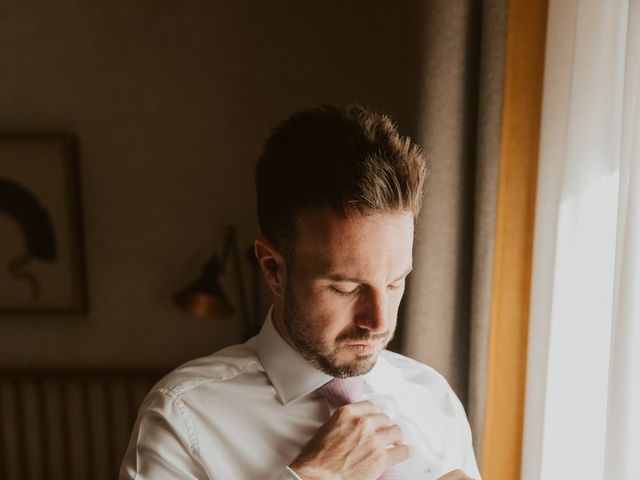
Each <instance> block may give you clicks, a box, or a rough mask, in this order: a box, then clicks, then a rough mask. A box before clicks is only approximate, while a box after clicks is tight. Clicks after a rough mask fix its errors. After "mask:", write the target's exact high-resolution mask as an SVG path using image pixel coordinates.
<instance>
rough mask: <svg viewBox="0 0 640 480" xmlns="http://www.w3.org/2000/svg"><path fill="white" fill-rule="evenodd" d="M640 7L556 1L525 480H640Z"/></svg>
mask: <svg viewBox="0 0 640 480" xmlns="http://www.w3.org/2000/svg"><path fill="white" fill-rule="evenodd" d="M638 9H639V0H631V1H629V0H627V1H622V0H597V1H595V0H592V1H581V0H573V1H569V0H551V1H550V3H549V24H548V36H547V51H546V55H547V57H546V64H545V84H544V99H543V115H542V131H541V145H540V169H539V176H538V199H537V206H536V207H537V214H536V227H535V228H536V233H535V238H534V259H533V278H532V307H531V317H530V340H529V353H528V372H527V395H526V408H525V433H524V453H523V467H522V478H523V479H524V480H538V479H558V478H580V479H587V480H588V479H594V480H596V479H598V480H599V479H603V478H605V479H614V478H615V479H621V480H625V479H629V480H638V479H640V463H639V462H640V455H639V454H638V452H640V443H639V436H640V417H639V415H640V391H639V389H640V365H639V350H640V255H639V251H638V250H639V248H640V221H639V218H638V217H639V215H640V181H639V180H638V176H639V175H640V173H639V172H638V170H639V169H640V125H639V122H640V103H639V101H640V95H639V94H638V91H639V90H640V75H639V73H640V71H639V65H640V64H639V60H640V58H639V56H640V37H639V28H640V18H639V16H638V15H639V14H638Z"/></svg>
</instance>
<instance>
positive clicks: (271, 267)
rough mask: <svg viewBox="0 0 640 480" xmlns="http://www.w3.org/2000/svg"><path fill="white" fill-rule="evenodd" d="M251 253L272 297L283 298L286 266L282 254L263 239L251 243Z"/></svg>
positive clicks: (285, 284) (285, 285)
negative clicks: (252, 252)
mask: <svg viewBox="0 0 640 480" xmlns="http://www.w3.org/2000/svg"><path fill="white" fill-rule="evenodd" d="M253 251H254V253H255V255H256V258H257V259H258V264H259V265H260V270H261V271H262V275H263V276H264V279H265V281H266V282H267V285H269V288H270V289H271V292H272V293H273V295H274V296H275V297H279V298H282V297H284V292H285V290H286V287H287V265H286V263H285V260H284V257H283V256H282V254H281V253H280V252H279V251H278V249H277V248H276V247H275V246H274V245H273V244H272V243H271V242H270V241H269V240H267V239H266V238H264V237H260V238H258V239H256V240H255V241H254V242H253Z"/></svg>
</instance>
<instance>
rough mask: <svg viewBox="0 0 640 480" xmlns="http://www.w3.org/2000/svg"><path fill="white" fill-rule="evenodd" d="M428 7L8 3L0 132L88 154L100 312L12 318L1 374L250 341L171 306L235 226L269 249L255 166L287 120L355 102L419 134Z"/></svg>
mask: <svg viewBox="0 0 640 480" xmlns="http://www.w3.org/2000/svg"><path fill="white" fill-rule="evenodd" d="M419 7H420V2H418V1H405V2H391V1H379V2H369V1H367V2H365V1H350V2H338V1H311V2H299V1H292V0H287V1H280V2H258V1H233V2H232V1H228V2H218V1H193V0H190V1H182V2H173V1H141V0H136V1H130V0H111V1H108V2H104V1H97V0H93V1H72V0H66V1H56V2H40V1H35V0H6V1H4V2H2V4H1V5H0V59H1V61H0V130H5V131H6V130H11V131H50V130H66V131H71V132H74V133H75V134H76V135H77V137H78V139H79V146H80V162H81V184H82V190H83V208H84V221H85V237H86V251H87V258H86V262H87V274H88V286H89V301H90V311H89V314H88V315H86V316H46V315H26V316H25V315H6V314H5V315H1V316H0V365H29V366H43V365H47V366H55V365H123V366H126V365H148V366H153V365H161V366H171V365H175V364H178V363H180V362H182V361H185V360H187V359H190V358H192V357H195V356H199V355H203V354H207V353H209V352H212V351H214V350H217V349H219V348H221V347H223V346H225V345H228V344H231V343H235V342H237V341H239V340H240V338H241V328H240V321H239V318H238V317H235V318H231V319H226V320H220V321H216V322H212V321H205V320H197V319H193V318H190V317H188V316H187V315H186V314H183V313H182V312H180V311H178V310H177V309H176V308H175V307H173V305H172V303H171V296H172V294H173V292H174V291H175V290H176V289H178V288H179V287H182V286H183V285H185V284H186V283H187V282H188V281H190V280H192V278H193V277H194V276H195V275H196V274H197V272H198V270H199V268H200V266H201V264H202V262H203V261H204V259H205V258H206V257H207V256H208V255H209V254H210V253H211V252H212V251H213V250H214V249H216V248H219V246H220V242H221V237H222V233H223V229H224V225H225V224H226V223H233V224H235V225H236V226H237V227H238V230H239V235H240V240H241V243H242V246H243V247H246V246H248V245H249V242H250V241H251V239H252V238H253V237H254V236H255V235H256V234H257V230H258V229H257V221H256V217H255V213H254V202H255V196H254V189H253V167H254V163H255V159H256V157H257V155H258V153H259V151H260V148H261V144H262V141H263V140H264V137H265V136H266V135H267V134H268V132H269V129H270V128H271V127H272V126H273V125H274V123H275V122H277V121H279V120H281V119H283V118H284V117H286V116H287V115H288V114H289V113H290V112H291V111H293V110H295V109H298V108H301V107H306V106H313V105H318V104H321V103H327V102H352V101H357V102H360V103H363V104H365V105H369V106H371V107H373V108H375V109H379V110H381V111H385V112H387V113H390V114H392V115H393V116H394V117H395V118H396V120H397V121H398V123H399V125H400V129H401V131H403V132H405V133H409V134H412V133H413V132H414V131H415V129H416V121H417V119H416V105H415V103H416V98H417V92H418V85H417V82H418V81H419V80H418V79H419V73H420V72H419V68H418V65H419V64H420V56H421V52H420V48H421V43H420V38H421V35H422V32H420V28H419V23H420V14H419V13H420V12H419ZM0 225H6V222H5V223H4V224H3V223H0ZM0 234H2V232H1V231H0ZM246 267H247V265H245V273H246ZM231 278H232V277H230V276H229V277H228V278H227V279H226V281H225V284H226V286H227V290H228V291H229V292H233V288H232V285H233V283H232V281H230V280H231ZM233 295H234V294H233V293H231V296H233Z"/></svg>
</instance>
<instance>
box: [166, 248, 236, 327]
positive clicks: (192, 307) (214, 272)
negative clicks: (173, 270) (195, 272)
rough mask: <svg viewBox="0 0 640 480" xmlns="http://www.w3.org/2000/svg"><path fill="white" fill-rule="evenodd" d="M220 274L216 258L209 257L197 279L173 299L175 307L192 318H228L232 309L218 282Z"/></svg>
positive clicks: (220, 270)
mask: <svg viewBox="0 0 640 480" xmlns="http://www.w3.org/2000/svg"><path fill="white" fill-rule="evenodd" d="M221 272H222V268H221V267H220V263H219V261H218V258H217V257H216V256H213V257H211V258H210V259H209V260H208V261H207V263H206V264H205V266H204V267H203V269H202V273H201V274H200V276H199V277H198V279H197V280H196V281H195V282H193V283H192V284H191V285H189V286H188V287H187V288H185V289H184V290H182V291H180V292H178V293H177V294H176V295H175V296H174V297H173V299H174V301H175V303H176V305H178V307H180V308H181V309H182V310H184V311H186V312H189V313H190V314H191V315H193V316H194V317H199V318H224V317H230V316H231V315H232V314H233V312H234V309H233V306H232V305H231V302H229V299H228V298H227V296H226V295H225V293H224V291H223V290H222V287H221V286H220V283H219V282H218V276H219V274H220V273H221Z"/></svg>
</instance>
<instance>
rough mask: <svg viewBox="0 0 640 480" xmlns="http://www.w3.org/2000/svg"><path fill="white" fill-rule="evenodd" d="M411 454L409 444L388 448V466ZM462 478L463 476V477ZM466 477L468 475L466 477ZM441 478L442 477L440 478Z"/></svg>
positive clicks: (452, 478) (453, 478)
mask: <svg viewBox="0 0 640 480" xmlns="http://www.w3.org/2000/svg"><path fill="white" fill-rule="evenodd" d="M410 455H411V450H410V449H409V446H408V445H404V444H399V445H394V446H393V447H389V448H388V449H387V468H388V467H390V466H392V465H395V464H396V463H400V462H404V461H405V460H406V459H407V458H409V456H410ZM461 478H462V477H461ZM464 478H466V477H464ZM455 479H457V477H451V478H447V479H446V480H455ZM438 480H441V479H438Z"/></svg>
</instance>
